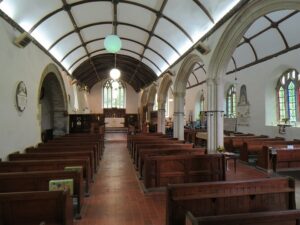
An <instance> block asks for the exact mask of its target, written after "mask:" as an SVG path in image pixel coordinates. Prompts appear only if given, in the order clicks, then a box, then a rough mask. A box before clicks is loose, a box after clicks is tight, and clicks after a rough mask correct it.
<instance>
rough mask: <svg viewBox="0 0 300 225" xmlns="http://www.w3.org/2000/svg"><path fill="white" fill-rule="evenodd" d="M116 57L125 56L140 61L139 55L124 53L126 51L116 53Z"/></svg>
mask: <svg viewBox="0 0 300 225" xmlns="http://www.w3.org/2000/svg"><path fill="white" fill-rule="evenodd" d="M118 55H127V56H130V57H132V58H135V59H137V60H140V59H141V58H140V56H139V55H137V54H135V53H133V52H129V51H126V50H120V51H119V52H118Z"/></svg>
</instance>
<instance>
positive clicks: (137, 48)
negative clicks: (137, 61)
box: [122, 40, 144, 54]
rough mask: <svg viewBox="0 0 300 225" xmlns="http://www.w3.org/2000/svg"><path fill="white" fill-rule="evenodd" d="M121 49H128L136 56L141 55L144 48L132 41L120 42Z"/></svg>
mask: <svg viewBox="0 0 300 225" xmlns="http://www.w3.org/2000/svg"><path fill="white" fill-rule="evenodd" d="M122 49H129V50H132V51H134V52H136V53H138V54H142V52H143V50H144V47H143V46H142V45H140V44H137V43H135V42H132V41H126V40H122Z"/></svg>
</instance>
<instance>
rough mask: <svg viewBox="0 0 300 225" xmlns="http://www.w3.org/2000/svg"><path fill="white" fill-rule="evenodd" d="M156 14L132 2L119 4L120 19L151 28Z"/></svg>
mask: <svg viewBox="0 0 300 225" xmlns="http://www.w3.org/2000/svg"><path fill="white" fill-rule="evenodd" d="M155 19H156V15H155V14H154V13H152V12H151V11H149V10H147V9H144V8H142V7H139V6H135V5H131V4H122V3H120V4H118V20H120V21H122V22H124V23H130V24H133V25H136V26H139V27H142V28H145V29H147V30H151V29H152V27H153V24H154V22H155Z"/></svg>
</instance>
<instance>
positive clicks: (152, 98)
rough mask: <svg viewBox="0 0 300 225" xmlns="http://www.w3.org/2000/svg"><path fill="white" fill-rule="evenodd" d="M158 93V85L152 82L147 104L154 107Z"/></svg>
mask: <svg viewBox="0 0 300 225" xmlns="http://www.w3.org/2000/svg"><path fill="white" fill-rule="evenodd" d="M156 93H157V89H156V85H155V84H152V85H151V86H150V88H149V92H148V98H147V105H152V107H153V105H154V101H155V95H156ZM150 107H151V106H150ZM151 110H152V109H151Z"/></svg>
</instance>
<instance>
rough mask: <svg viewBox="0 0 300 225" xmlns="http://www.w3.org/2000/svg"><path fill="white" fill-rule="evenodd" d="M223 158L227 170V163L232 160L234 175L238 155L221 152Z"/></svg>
mask: <svg viewBox="0 0 300 225" xmlns="http://www.w3.org/2000/svg"><path fill="white" fill-rule="evenodd" d="M222 154H223V155H224V156H225V167H226V169H227V161H228V160H233V162H234V172H235V173H236V160H237V159H238V157H239V156H238V154H235V153H233V152H223V153H222Z"/></svg>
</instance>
